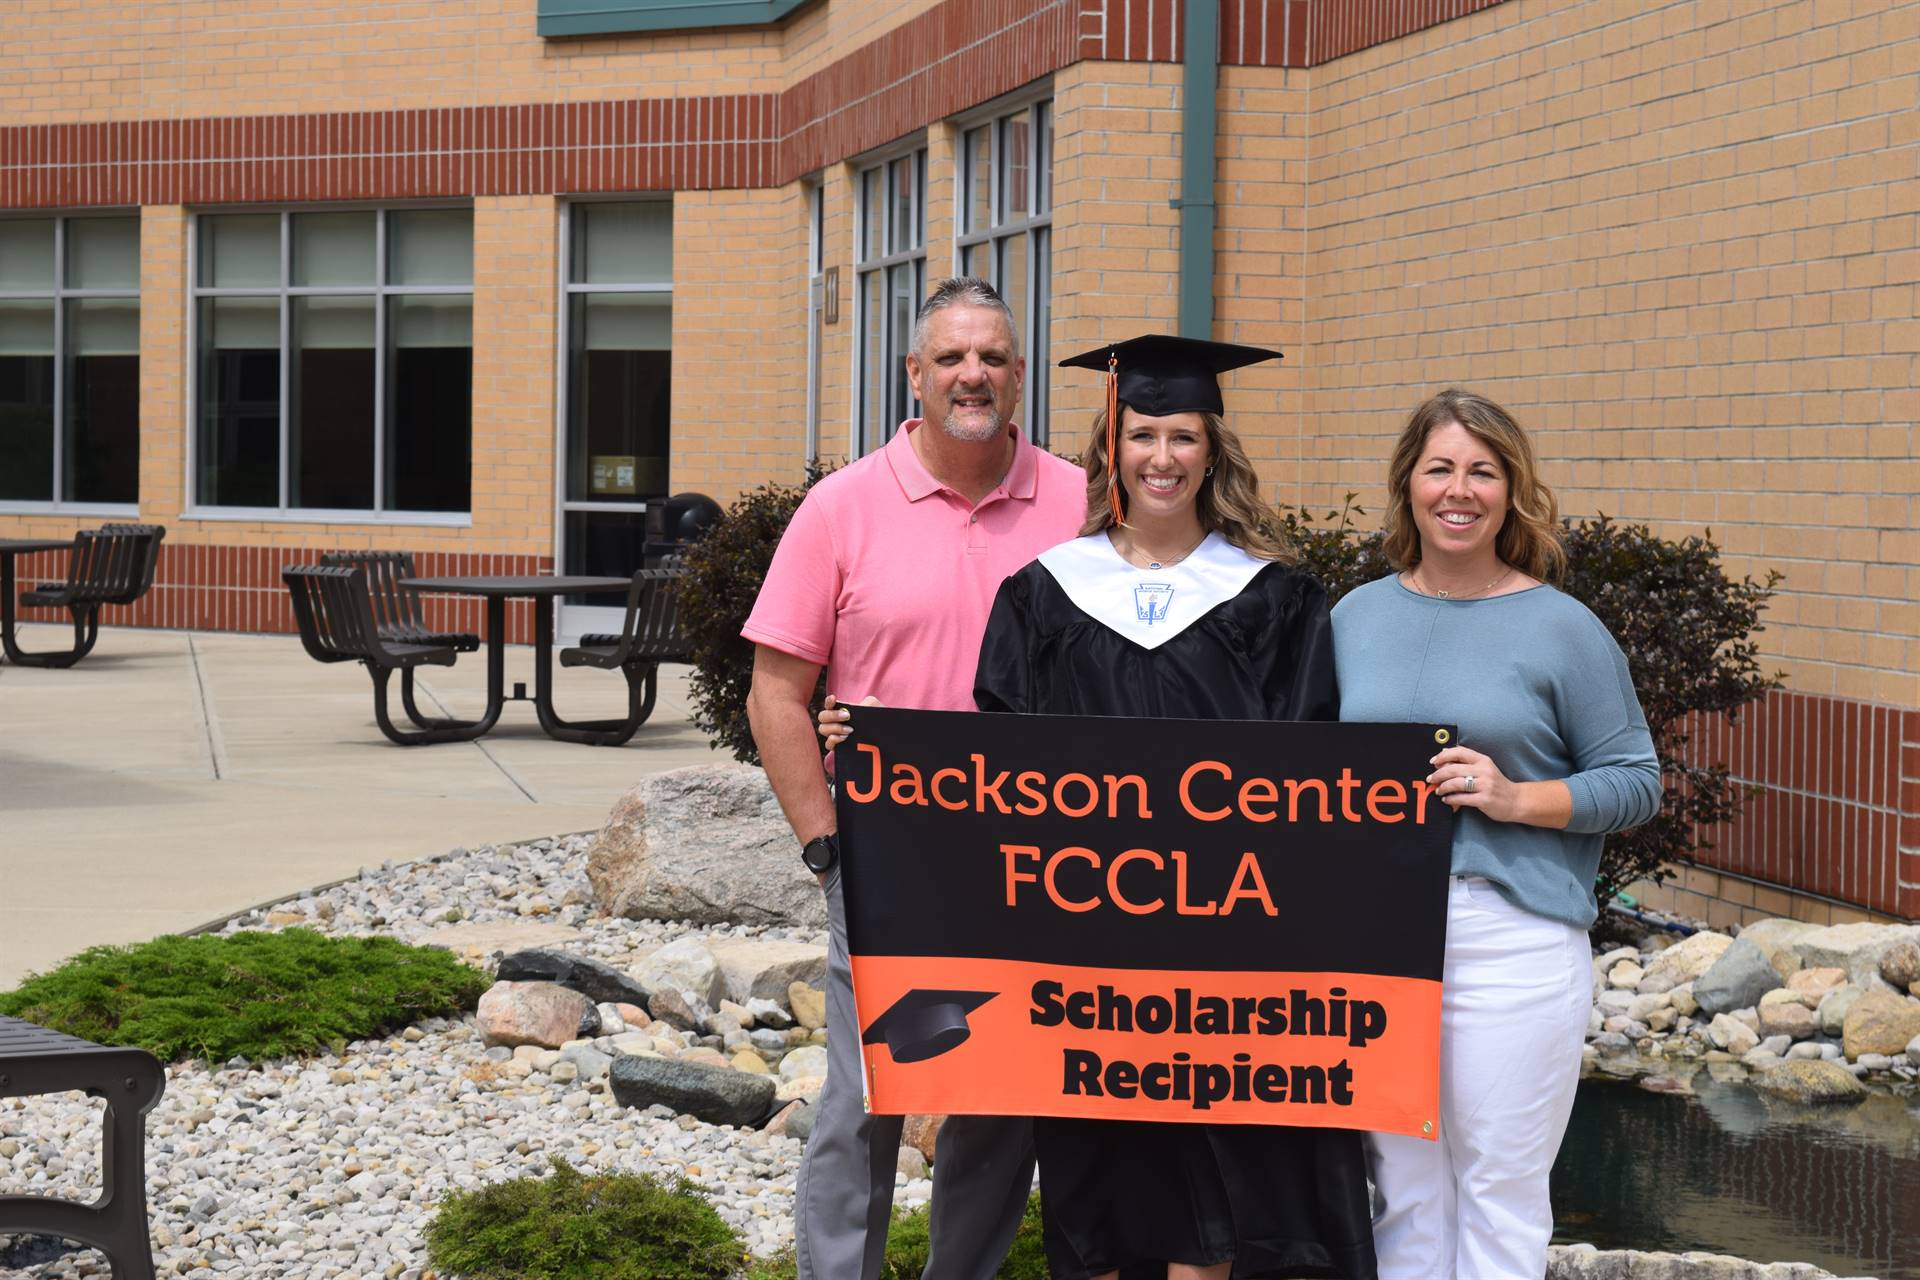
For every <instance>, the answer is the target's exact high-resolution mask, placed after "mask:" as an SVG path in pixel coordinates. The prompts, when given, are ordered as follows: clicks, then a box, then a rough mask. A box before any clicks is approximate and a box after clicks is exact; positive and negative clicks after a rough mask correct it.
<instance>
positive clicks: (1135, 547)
mask: <svg viewBox="0 0 1920 1280" xmlns="http://www.w3.org/2000/svg"><path fill="white" fill-rule="evenodd" d="M1206 540H1207V535H1206V534H1205V533H1202V534H1201V535H1200V540H1199V542H1195V543H1194V544H1193V545H1192V546H1190V547H1188V548H1187V549H1186V550H1185V551H1182V552H1181V553H1180V554H1179V555H1177V556H1167V557H1166V558H1164V559H1162V558H1160V557H1158V556H1156V555H1154V554H1153V552H1151V551H1148V550H1146V549H1144V548H1143V547H1141V546H1140V545H1139V544H1138V543H1133V542H1130V543H1129V545H1128V546H1127V547H1126V548H1125V549H1119V548H1116V549H1117V550H1120V558H1121V559H1122V560H1127V561H1129V562H1131V559H1132V557H1133V556H1134V554H1135V553H1138V554H1140V555H1143V556H1145V557H1146V558H1147V566H1146V567H1147V568H1149V569H1171V568H1172V567H1173V566H1174V565H1176V564H1179V563H1180V562H1181V561H1182V560H1185V559H1186V558H1187V557H1188V556H1190V555H1192V554H1193V553H1194V552H1196V551H1198V550H1199V549H1200V543H1201V542H1205V541H1206ZM1109 541H1111V539H1109Z"/></svg>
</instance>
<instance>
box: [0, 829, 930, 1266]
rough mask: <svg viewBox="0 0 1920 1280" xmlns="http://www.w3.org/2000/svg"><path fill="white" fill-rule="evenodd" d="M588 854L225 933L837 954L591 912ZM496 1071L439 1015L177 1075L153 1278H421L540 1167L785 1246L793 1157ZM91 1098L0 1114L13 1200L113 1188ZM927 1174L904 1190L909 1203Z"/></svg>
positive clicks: (491, 861) (569, 845) (521, 852)
mask: <svg viewBox="0 0 1920 1280" xmlns="http://www.w3.org/2000/svg"><path fill="white" fill-rule="evenodd" d="M589 840H590V837H588V836H584V835H581V836H565V837H559V838H556V839H552V840H539V841H534V842H532V843H530V844H526V845H519V846H508V847H489V848H483V849H478V850H472V851H469V850H464V849H461V850H455V851H454V852H453V853H451V854H448V855H446V856H445V857H442V858H437V859H434V860H432V861H429V862H421V863H410V864H405V865H399V866H395V865H391V864H389V865H386V866H383V867H381V868H379V869H378V870H370V871H367V872H365V873H363V874H362V875H361V876H360V877H359V878H357V879H355V880H352V881H348V882H346V883H343V884H340V885H335V886H332V887H330V888H327V889H323V890H320V891H317V892H314V893H308V894H303V895H302V896H301V897H299V898H298V899H294V900H290V901H288V902H285V903H279V904H275V905H274V906H273V907H272V908H263V909H261V910H258V911H254V912H249V913H247V914H245V915H243V916H241V917H239V918H236V919H234V920H232V921H230V922H228V923H227V924H226V925H225V926H224V927H223V929H222V930H221V931H222V932H232V931H235V930H239V929H257V928H276V927H285V926H287V925H290V924H294V923H302V924H305V925H307V926H309V927H312V928H316V929H319V930H322V931H324V932H327V933H332V934H340V935H364V934H376V933H377V934H386V935H389V936H392V937H396V938H400V939H402V940H403V941H409V942H417V941H420V940H422V939H423V938H424V937H425V936H426V935H428V934H429V933H430V932H431V931H432V930H434V929H436V928H439V927H443V926H444V925H446V924H448V923H452V922H454V921H459V922H463V923H472V922H482V923H484V922H488V921H501V920H526V919H538V920H544V921H549V922H551V923H555V924H562V925H566V926H568V927H571V928H574V929H578V930H579V931H580V934H581V936H580V939H579V940H578V941H577V942H574V943H570V944H568V949H569V950H573V951H577V952H581V953H584V954H586V955H590V956H593V957H594V958H596V959H599V960H604V961H606V962H608V963H610V964H614V965H617V966H622V967H625V966H627V965H630V964H633V963H636V962H637V961H638V959H639V958H640V956H641V955H643V954H645V953H646V952H647V951H650V950H652V949H653V948H654V947H657V946H659V945H661V944H663V943H665V942H668V941H671V940H672V939H674V938H677V937H683V936H687V935H689V934H697V935H701V936H705V937H709V938H720V937H769V938H790V939H792V940H794V941H802V942H811V943H818V944H824V943H825V941H826V938H825V934H824V932H823V931H820V930H811V929H781V928H759V927H750V926H719V927H712V928H694V927H690V926H686V925H680V924H672V923H667V922H662V921H657V920H639V921H634V920H618V919H608V918H606V917H604V916H597V915H595V914H593V912H592V909H591V906H590V903H591V895H590V891H589V889H588V885H587V878H586V850H587V846H588V843H589ZM500 1056H501V1051H495V1052H494V1054H493V1055H491V1056H490V1055H489V1054H488V1052H487V1050H486V1048H485V1046H484V1045H483V1044H482V1043H481V1041H480V1037H479V1036H478V1034H477V1033H476V1032H475V1031H474V1029H473V1027H472V1024H471V1022H470V1020H441V1019H430V1020H428V1021H425V1022H422V1023H420V1024H419V1025H417V1026H415V1027H410V1028H407V1029H406V1030H405V1031H404V1032H402V1033H401V1034H398V1035H396V1036H394V1037H393V1038H391V1039H388V1040H378V1041H376V1040H369V1041H360V1042H356V1043H353V1044H350V1045H348V1046H347V1047H346V1051H345V1052H344V1053H342V1054H339V1055H337V1056H336V1055H327V1056H324V1057H320V1058H315V1059H311V1060H306V1061H292V1060H289V1061H282V1062H271V1063H262V1064H257V1065H254V1066H252V1067H250V1068H249V1067H247V1066H246V1065H245V1064H240V1063H227V1064H222V1065H220V1066H218V1067H214V1068H212V1069H209V1067H208V1066H207V1065H206V1064H199V1063H194V1064H184V1065H183V1064H176V1065H174V1066H171V1067H169V1068H168V1072H167V1075H168V1082H167V1092H166V1094H165V1096H164V1097H163V1098H162V1099H161V1101H160V1104H159V1105H158V1106H157V1107H155V1108H154V1110H153V1112H152V1114H150V1115H149V1116H148V1117H147V1152H148V1154H147V1186H148V1195H149V1202H150V1209H151V1214H152V1224H153V1241H154V1261H155V1265H156V1267H157V1268H158V1270H159V1272H160V1274H162V1275H178V1274H189V1273H193V1272H196V1271H210V1272H211V1273H212V1274H215V1275H235V1276H246V1277H268V1276H271V1277H275V1278H284V1280H323V1278H325V1277H335V1276H339V1277H347V1276H351V1277H362V1278H367V1280H371V1278H372V1277H383V1278H384V1280H421V1277H422V1276H423V1275H424V1274H425V1272H426V1248H425V1245H424V1242H423V1231H424V1228H425V1224H426V1222H427V1220H428V1219H429V1218H430V1216H431V1212H432V1207H433V1204H434V1202H435V1201H436V1200H437V1199H438V1198H439V1197H440V1196H441V1195H443V1194H444V1193H446V1192H447V1191H448V1190H449V1189H450V1188H455V1187H473V1186H479V1185H483V1184H485V1183H488V1182H495V1181H501V1180H504V1179H508V1178H513V1177H518V1176H521V1175H524V1174H528V1173H538V1172H543V1171H544V1170H545V1169H546V1167H547V1162H548V1159H549V1158H550V1157H552V1156H564V1157H566V1158H567V1159H568V1160H569V1161H571V1162H572V1163H573V1164H575V1165H577V1166H579V1167H581V1168H583V1169H588V1170H594V1171H603V1172H627V1173H651V1174H655V1175H661V1176H666V1177H672V1176H675V1175H684V1176H685V1177H686V1178H688V1179H689V1180H691V1181H692V1182H693V1183H695V1184H696V1185H697V1186H699V1187H700V1188H701V1189H702V1190H703V1191H704V1192H705V1193H706V1194H707V1196H708V1197H709V1199H710V1200H711V1201H712V1203H713V1205H714V1207H715V1208H716V1209H717V1210H718V1211H719V1212H720V1214H721V1216H722V1217H723V1218H725V1219H726V1220H727V1222H728V1223H730V1224H731V1225H732V1226H733V1227H734V1228H735V1229H736V1230H737V1231H738V1232H739V1233H740V1236H741V1239H742V1240H743V1241H744V1242H745V1243H746V1244H747V1246H748V1247H749V1248H750V1249H751V1250H752V1251H753V1252H754V1253H756V1254H762V1255H764V1254H767V1253H772V1252H775V1251H777V1250H778V1249H781V1248H784V1247H785V1246H787V1245H789V1244H791V1243H792V1239H793V1183H794V1175H795V1173H796V1172H797V1170H798V1169H799V1165H800V1155H801V1151H802V1147H801V1144H800V1143H799V1142H798V1141H796V1140H794V1139H792V1138H787V1137H769V1136H768V1135H766V1134H764V1133H760V1132H758V1131H754V1130H741V1129H734V1128H732V1127H727V1126H713V1125H707V1124H702V1123H700V1122H698V1121H696V1120H693V1119H692V1118H690V1117H685V1116H674V1115H671V1114H669V1113H667V1112H666V1111H665V1109H664V1108H658V1107H656V1108H650V1109H649V1110H648V1111H646V1112H638V1111H632V1110H628V1109H626V1108H623V1107H621V1106H620V1105H618V1104H617V1103H616V1102H615V1101H614V1100H613V1097H612V1095H611V1094H610V1093H608V1092H607V1091H606V1081H605V1079H604V1077H603V1078H601V1079H598V1080H594V1081H591V1082H590V1083H589V1084H588V1085H587V1086H585V1087H581V1086H580V1085H579V1083H578V1082H574V1081H568V1082H564V1083H560V1082H554V1081H552V1080H550V1079H549V1078H548V1077H547V1075H546V1074H545V1073H543V1072H539V1071H535V1072H533V1073H532V1074H530V1075H516V1074H515V1073H514V1072H512V1071H509V1070H506V1069H505V1068H507V1067H508V1066H515V1065H518V1064H509V1063H502V1062H501V1061H499V1058H500ZM100 1105H101V1104H99V1103H96V1102H93V1101H91V1100H89V1099H87V1098H85V1097H84V1096H82V1095H80V1094H59V1095H54V1096H51V1097H42V1098H25V1099H7V1100H4V1101H0V1194H7V1193H17V1192H27V1193H33V1194H57V1195H62V1196H67V1197H70V1198H76V1199H82V1200H85V1199H91V1198H92V1197H93V1196H94V1195H95V1194H97V1192H98V1189H99V1185H100V1140H99V1109H100ZM931 1190H932V1187H931V1184H930V1183H929V1182H927V1181H926V1180H925V1179H916V1180H914V1181H912V1182H908V1181H907V1180H905V1179H904V1178H903V1179H902V1180H901V1182H900V1184H899V1185H898V1186H897V1188H896V1198H895V1202H896V1204H899V1205H902V1206H906V1207H916V1206H918V1205H922V1204H925V1203H926V1201H927V1198H928V1196H929V1195H930V1194H931ZM106 1273H107V1268H106V1264H105V1260H104V1259H103V1258H102V1256H101V1255H100V1254H98V1253H96V1252H94V1251H92V1250H81V1251H78V1252H64V1251H63V1248H62V1246H60V1245H58V1244H54V1243H51V1242H48V1241H44V1240H40V1239H30V1238H22V1239H18V1240H15V1241H12V1242H11V1245H10V1247H9V1245H8V1243H7V1242H5V1241H4V1239H0V1278H5V1280H69V1278H70V1277H79V1276H101V1275H105V1274H106Z"/></svg>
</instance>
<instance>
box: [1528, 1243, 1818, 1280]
mask: <svg viewBox="0 0 1920 1280" xmlns="http://www.w3.org/2000/svg"><path fill="white" fill-rule="evenodd" d="M1832 1276H1833V1273H1832V1272H1831V1271H1822V1270H1821V1269H1820V1268H1819V1267H1816V1266H1814V1265H1813V1264H1812V1263H1810V1262H1748V1261H1746V1260H1745V1259H1744V1258H1734V1257H1730V1256H1728V1255H1727V1254H1724V1253H1699V1252H1687V1253H1644V1252H1642V1251H1641V1250H1639V1249H1617V1250H1615V1249H1609V1250H1604V1251H1603V1250H1599V1249H1596V1248H1594V1247H1593V1246H1592V1245H1590V1244H1564V1245H1563V1244H1556V1245H1549V1246H1547V1275H1546V1280H1831V1278H1832Z"/></svg>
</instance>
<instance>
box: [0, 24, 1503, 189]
mask: <svg viewBox="0 0 1920 1280" xmlns="http://www.w3.org/2000/svg"><path fill="white" fill-rule="evenodd" d="M1184 2H1185V0H944V3H942V4H939V5H937V6H935V7H934V8H932V9H930V10H928V11H927V12H926V13H924V14H921V15H920V16H919V17H917V18H914V19H911V20H910V21H908V22H906V23H904V24H902V25H901V26H899V27H897V28H895V29H894V30H892V31H889V32H887V33H885V34H884V35H881V36H879V37H878V38H876V39H874V40H872V41H870V42H869V43H867V44H865V45H863V46H861V47H860V48H859V49H857V50H855V51H854V52H852V53H850V54H848V55H847V56H845V57H843V58H841V59H839V60H838V61H836V62H834V63H833V64H832V65H831V66H829V67H827V68H826V69H825V70H822V71H819V72H817V73H815V74H814V75H811V76H809V77H807V78H806V79H805V80H802V81H801V82H800V83H798V84H796V85H793V86H792V87H790V88H788V89H786V90H785V91H783V92H781V93H778V94H739V95H730V96H723V97H689V98H642V99H630V100H624V101H612V102H562V103H526V104H520V105H513V106H487V107H443V108H429V109H422V110H405V111H352V112H326V113H307V114H293V115H272V116H230V117H219V118H209V119H194V120H125V121H105V122H96V123H87V124H50V125H20V126H14V127H11V128H0V209H54V208H58V209H79V208H98V207H107V206H126V205H144V204H195V205H212V204H232V203H265V202H272V203H280V202H305V201H316V200H376V199H377V200H395V199H430V198H435V197H472V196H499V195H528V194H536V193H538V194H547V193H561V192H566V193H578V194H588V193H594V192H613V191H676V190H677V191H689V190H704V189H713V188H740V187H767V186H779V185H784V184H785V183H788V182H791V181H793V180H794V179H796V178H798V177H800V176H802V175H804V174H807V173H812V172H814V171H816V170H818V169H819V168H821V167H822V166H824V165H827V164H831V163H834V162H837V161H839V160H844V159H846V158H847V157H849V156H853V155H858V154H859V153H860V152H862V151H866V150H869V149H871V148H873V147H877V146H881V145H883V144H884V143H887V142H890V141H892V140H893V139H895V138H899V137H901V136H903V135H905V134H908V133H911V132H913V131H914V130H915V129H920V128H924V127H926V126H927V125H929V124H931V123H933V122H934V121H936V120H942V119H945V118H947V117H949V116H952V115H954V114H956V113H958V112H961V111H965V110H967V109H969V108H971V107H974V106H977V105H979V104H980V103H982V102H987V101H990V100H991V99H993V98H996V97H998V96H999V95H1001V94H1003V93H1009V92H1011V91H1013V90H1015V89H1018V88H1020V87H1021V86H1022V85H1026V84H1030V83H1032V82H1033V81H1034V80H1037V79H1039V78H1040V77H1042V76H1045V75H1048V74H1050V73H1052V72H1054V71H1057V70H1059V69H1060V68H1062V67H1066V66H1070V65H1072V64H1073V63H1075V62H1078V61H1082V60H1111V61H1132V62H1143V61H1144V62H1175V61H1178V60H1179V59H1180V58H1181V57H1182V50H1181V48H1180V37H1181V18H1182V5H1183V4H1184ZM1217 2H1218V3H1220V5H1221V28H1220V42H1221V43H1220V60H1221V61H1222V62H1224V63H1227V64H1229V65H1245V66H1269V67H1275V66H1284V67H1301V66H1309V65H1313V64H1314V63H1317V62H1324V61H1326V60H1328V59H1330V58H1334V57H1339V56H1341V55H1342V54H1346V53H1351V52H1353V51H1355V50H1357V49H1361V48H1365V47H1367V46H1368V45H1371V44H1378V43H1381V42H1382V41H1386V40H1391V39H1395V38H1397V37H1399V36H1402V35H1406V34H1408V33H1409V32H1412V31H1416V30H1419V29H1421V28H1422V27H1427V26H1431V25H1433V24H1435V23H1439V22H1445V21H1447V20H1449V19H1450V18H1453V17H1458V16H1460V15H1461V14H1464V13H1467V12H1470V11H1473V10H1476V9H1481V8H1485V7H1487V6H1488V5H1490V4H1497V3H1500V2H1501V0H1217ZM930 50H944V51H945V52H944V53H941V54H940V55H939V56H937V57H932V58H930V57H929V51H930Z"/></svg>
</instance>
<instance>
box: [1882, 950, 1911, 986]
mask: <svg viewBox="0 0 1920 1280" xmlns="http://www.w3.org/2000/svg"><path fill="white" fill-rule="evenodd" d="M1880 976H1881V977H1882V978H1885V979H1886V980H1887V983H1888V984H1889V985H1890V986H1892V987H1893V989H1894V990H1896V991H1905V990H1906V989H1907V988H1909V987H1911V986H1912V985H1913V984H1914V983H1916V982H1920V943H1914V942H1896V943H1894V944H1893V945H1892V946H1890V947H1888V948H1887V949H1886V950H1885V951H1883V952H1881V953H1880Z"/></svg>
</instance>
